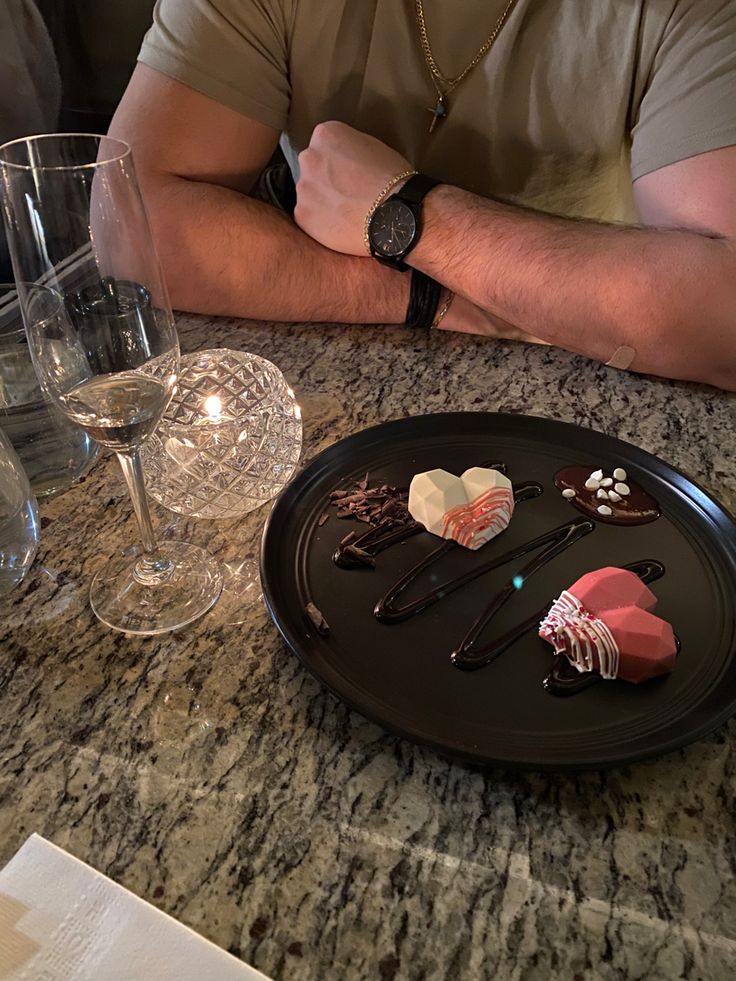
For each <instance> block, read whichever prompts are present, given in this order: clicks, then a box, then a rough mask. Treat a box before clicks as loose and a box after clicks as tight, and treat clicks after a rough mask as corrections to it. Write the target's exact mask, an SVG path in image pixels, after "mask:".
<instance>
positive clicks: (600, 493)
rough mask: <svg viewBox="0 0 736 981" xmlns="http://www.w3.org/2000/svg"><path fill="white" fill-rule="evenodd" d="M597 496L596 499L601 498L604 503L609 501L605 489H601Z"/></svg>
mask: <svg viewBox="0 0 736 981" xmlns="http://www.w3.org/2000/svg"><path fill="white" fill-rule="evenodd" d="M595 496H596V497H599V498H600V499H601V500H602V501H607V500H608V491H606V490H603V488H602V487H601V489H600V490H599V491H598V493H597V494H596V495H595Z"/></svg>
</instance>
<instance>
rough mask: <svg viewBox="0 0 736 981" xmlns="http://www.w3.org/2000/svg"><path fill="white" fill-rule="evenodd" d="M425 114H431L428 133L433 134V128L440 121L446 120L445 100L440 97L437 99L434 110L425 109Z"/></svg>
mask: <svg viewBox="0 0 736 981" xmlns="http://www.w3.org/2000/svg"><path fill="white" fill-rule="evenodd" d="M427 112H431V113H432V122H431V123H430V124H429V132H430V133H434V128H435V126H436V125H437V123H439V122H440V121H441V120H442V119H446V118H447V105H446V104H445V100H444V99H443V98H442V96H440V97H439V98H438V99H437V105H436V106H435V107H434V109H427Z"/></svg>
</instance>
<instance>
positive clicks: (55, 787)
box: [0, 317, 736, 981]
mask: <svg viewBox="0 0 736 981" xmlns="http://www.w3.org/2000/svg"><path fill="white" fill-rule="evenodd" d="M179 323H180V333H181V339H182V347H183V349H184V350H196V349H199V348H205V347H218V346H227V347H233V348H240V349H243V350H250V351H253V352H255V353H258V354H261V355H264V356H265V357H267V358H269V359H271V360H273V361H275V362H276V363H277V364H278V365H279V366H280V367H281V369H282V370H283V371H284V373H285V374H286V376H287V378H288V380H289V381H290V382H291V384H292V385H293V387H294V388H295V390H296V391H297V394H298V396H299V398H300V401H301V402H302V405H303V411H304V419H305V451H306V455H307V456H310V455H312V454H313V453H314V452H316V450H317V449H319V448H321V447H322V446H325V445H328V444H329V443H331V442H333V441H334V440H336V439H338V438H340V437H341V436H343V435H346V434H348V433H351V432H355V431H356V430H358V429H360V428H362V427H364V426H367V425H370V424H373V423H376V422H380V421H382V420H386V419H392V418H397V417H400V416H403V415H409V414H415V413H419V412H432V411H441V410H447V409H458V410H459V409H472V410H484V409H487V410H502V411H511V412H526V413H531V414H538V415H545V416H550V417H554V418H558V419H563V420H567V421H572V422H577V423H581V424H583V425H587V426H592V427H594V428H596V429H599V430H601V431H603V432H606V433H610V434H613V435H617V436H620V437H622V438H624V439H628V440H631V441H632V442H634V443H636V444H638V445H640V446H642V447H644V448H645V449H647V450H650V451H652V452H654V453H656V454H658V455H660V456H662V457H664V459H666V460H667V461H668V462H670V463H672V464H674V465H675V466H678V467H680V468H682V469H684V470H685V471H687V472H688V473H690V474H691V475H692V476H694V477H695V478H696V479H697V480H699V481H700V482H702V483H703V484H704V485H705V486H706V487H707V488H708V489H709V490H711V491H712V492H713V493H714V494H715V495H716V496H717V497H719V498H720V500H722V501H723V502H724V504H726V506H728V507H730V508H731V509H732V510H736V432H735V427H734V408H735V406H734V401H733V400H732V399H731V398H730V397H728V396H726V395H724V394H722V393H718V392H715V391H713V390H709V389H705V388H702V387H699V386H693V385H683V384H670V383H668V382H665V381H660V380H656V379H650V378H639V377H636V376H632V375H626V374H622V373H619V372H616V371H614V370H610V369H606V368H604V367H601V366H598V365H593V364H591V363H590V362H588V361H587V360H585V359H584V358H579V357H575V356H572V355H569V354H566V353H564V352H559V351H555V350H552V349H546V348H538V347H527V346H524V345H518V344H510V343H499V342H494V341H485V340H482V339H477V338H470V337H465V336H451V335H448V334H433V335H431V336H426V335H424V334H420V333H409V332H408V331H406V330H405V329H403V328H401V329H382V328H373V327H350V328H346V327H339V326H328V327H315V326H304V327H301V326H283V325H266V324H250V323H239V322H236V321H231V320H219V321H212V320H205V319H202V318H188V317H187V318H180V322H179ZM155 513H156V516H157V518H158V522H159V526H160V527H161V528H162V529H164V532H165V533H166V534H171V533H175V532H176V533H182V532H183V533H185V534H186V535H187V536H188V537H189V538H190V539H191V540H193V541H195V542H197V543H199V544H203V545H206V546H207V547H208V548H210V549H211V550H212V551H213V552H215V553H216V554H217V555H218V556H219V557H220V558H221V559H222V560H223V562H225V563H227V568H228V571H229V572H230V573H239V578H238V577H237V576H236V577H235V578H234V579H232V580H231V588H232V589H233V590H234V592H235V595H232V594H231V596H230V598H229V600H228V601H226V602H225V603H221V604H218V606H217V607H215V609H214V610H213V611H212V612H211V613H210V614H208V615H207V616H206V617H205V618H203V619H202V620H200V621H199V622H197V623H195V624H194V625H192V626H191V627H190V628H188V629H186V630H185V631H183V632H181V633H179V634H176V635H171V636H166V637H163V638H151V639H130V638H126V637H125V636H123V635H120V634H116V633H113V632H111V631H109V630H106V629H105V628H103V627H102V626H101V625H100V624H99V623H98V622H97V621H96V620H95V618H94V616H93V614H92V612H91V610H90V609H89V607H88V605H87V598H86V589H87V586H88V583H89V580H90V578H91V576H92V575H93V573H94V571H95V569H96V568H97V567H99V566H100V565H101V564H102V563H103V562H104V561H105V557H106V555H108V554H109V553H110V552H112V551H113V550H114V549H115V548H117V547H122V546H124V545H125V544H126V543H128V542H133V541H134V540H135V539H136V529H135V523H134V519H133V516H132V508H131V506H130V504H129V501H128V499H127V495H126V491H125V487H124V484H123V480H122V476H121V474H120V472H119V470H118V469H117V466H116V464H115V462H114V460H113V459H111V458H109V457H105V458H103V459H101V460H100V461H99V462H98V463H97V464H96V465H95V467H94V468H93V470H92V471H91V473H90V474H89V476H88V477H87V479H86V480H85V481H84V482H83V483H82V484H80V485H78V486H76V487H75V488H73V489H72V490H71V491H69V492H67V493H66V494H64V495H63V496H61V497H59V498H57V499H55V500H52V501H45V502H42V504H41V514H42V516H43V525H44V527H43V537H42V545H41V549H40V551H39V554H38V558H37V560H36V562H35V564H34V566H33V568H32V570H31V572H30V574H29V576H28V577H27V579H26V580H25V581H24V582H23V583H22V584H21V586H20V587H18V588H17V589H16V590H15V591H14V592H13V593H12V594H10V595H9V596H8V597H6V598H4V599H3V600H0V712H1V718H2V725H1V726H0V763H1V766H0V864H1V863H4V862H5V861H6V860H7V859H9V858H10V856H11V855H12V854H13V853H14V852H15V851H16V850H17V849H18V848H19V847H20V845H21V843H22V842H23V841H24V840H25V838H26V837H27V836H28V835H29V834H30V833H31V832H33V831H37V832H39V833H40V834H42V835H44V836H46V837H47V838H49V839H51V840H52V841H53V842H55V843H56V844H57V845H60V846H62V847H63V848H66V849H67V850H69V851H70V852H72V853H73V854H74V855H76V856H78V857H79V858H81V859H83V860H84V861H86V862H89V863H90V864H91V865H93V866H94V867H95V868H97V869H99V870H101V871H102V872H104V873H106V874H107V875H109V876H111V877H112V878H113V879H115V880H116V881H118V882H120V883H121V884H122V885H124V886H126V887H128V888H130V889H132V890H133V891H134V892H136V893H138V894H139V895H141V896H143V897H144V898H145V899H147V900H149V901H150V902H152V903H154V904H156V905H157V906H159V907H160V908H161V909H163V910H165V911H166V912H168V913H171V914H172V915H173V916H175V917H177V918H178V919H180V920H181V921H182V922H184V923H186V924H188V925H190V926H192V927H193V928H194V929H196V930H198V931H200V932H201V933H202V934H204V935H205V936H206V937H208V938H210V939H211V940H212V941H214V942H215V943H217V944H219V945H221V946H222V947H224V948H226V949H228V950H230V951H231V952H233V953H234V954H236V955H237V956H239V957H242V958H243V959H244V960H247V961H249V962H250V963H252V964H254V965H255V966H256V967H258V968H260V969H261V970H263V971H264V972H265V973H267V974H269V975H271V976H272V977H274V978H278V979H335V981H350V979H363V978H376V979H379V981H390V979H394V978H395V979H403V978H407V979H424V978H431V979H439V978H453V979H456V978H462V979H466V978H467V979H479V978H488V979H496V981H504V979H524V981H532V979H533V981H536V979H539V981H548V979H550V978H560V979H568V981H580V979H586V981H587V979H590V978H595V979H604V981H609V979H621V981H624V979H626V981H630V979H637V978H640V979H648V981H653V979H662V981H673V979H679V978H687V979H693V981H694V979H731V978H733V977H736V830H735V828H734V814H735V813H736V751H735V747H736V723H734V722H732V723H731V724H729V725H728V726H726V727H725V728H724V729H722V730H721V731H720V732H718V733H716V734H715V735H713V736H711V737H710V738H708V739H706V740H704V741H703V742H700V743H698V744H696V745H693V746H691V747H689V748H688V749H687V750H685V751H682V752H678V753H676V754H674V755H671V756H669V757H667V758H665V759H662V760H659V761H657V762H654V763H647V764H641V765H637V766H632V767H630V768H624V769H619V770H613V771H610V772H607V773H601V774H598V773H587V774H584V775H577V776H569V775H554V774H544V775H540V774H534V773H523V774H519V773H510V772H502V771H500V770H491V771H484V770H481V769H480V768H473V767H468V766H465V765H463V764H460V763H452V762H448V761H446V760H445V759H443V758H441V757H439V756H437V755H436V754H434V753H433V752H431V751H430V750H428V749H423V748H418V747H415V746H412V745H410V744H409V743H407V742H403V741H401V740H399V739H396V738H394V737H392V736H389V735H386V734H385V733H383V732H382V731H381V730H380V729H379V728H378V727H377V726H375V725H373V724H371V723H369V722H366V721H365V720H364V719H363V718H361V717H360V716H358V715H357V714H355V713H351V712H350V711H349V710H348V709H346V708H345V707H344V706H343V705H342V704H341V703H339V702H338V701H337V700H336V699H335V698H334V697H333V696H331V695H330V694H328V693H327V692H326V691H324V690H323V689H322V688H321V687H320V685H319V684H318V683H317V682H316V681H315V680H314V679H313V678H312V677H311V676H310V675H308V674H307V673H306V671H305V670H304V669H303V668H302V666H301V664H300V662H299V661H298V660H297V659H296V658H295V657H293V656H292V655H290V654H289V653H288V652H287V651H286V650H285V648H284V647H283V645H282V643H281V641H280V639H279V636H278V635H277V632H276V629H275V627H274V626H273V625H272V624H271V621H270V619H269V617H268V614H267V612H266V610H265V608H264V606H263V603H262V600H261V598H260V595H259V590H258V586H257V583H253V582H252V581H251V580H250V579H249V575H250V573H251V571H252V568H253V565H252V564H253V560H254V558H255V556H256V554H257V549H258V538H259V532H260V528H261V526H262V523H263V520H264V517H265V512H264V510H263V509H262V510H261V511H259V512H257V513H255V514H253V515H251V516H249V518H248V519H247V520H245V521H239V522H235V523H231V524H222V523H211V522H195V521H186V520H184V519H182V518H179V517H176V516H174V515H172V514H170V513H169V512H165V511H163V510H162V509H156V512H155ZM233 620H242V621H244V622H242V623H240V624H234V623H233V622H232V621H233Z"/></svg>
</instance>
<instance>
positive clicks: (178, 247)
mask: <svg viewBox="0 0 736 981" xmlns="http://www.w3.org/2000/svg"><path fill="white" fill-rule="evenodd" d="M145 190H146V200H147V205H148V210H149V213H150V216H151V221H152V224H153V227H154V235H155V238H156V244H157V248H158V252H159V256H160V258H161V262H162V265H163V267H164V274H165V277H166V281H167V284H168V287H169V291H170V294H171V300H172V303H173V305H174V306H175V307H176V308H178V309H182V310H190V311H193V312H197V313H209V314H219V315H225V316H239V317H250V318H253V319H260V318H263V319H268V320H283V321H309V320H314V321H323V322H339V323H385V324H391V323H402V322H403V320H404V317H405V314H406V307H407V302H408V293H409V277H408V276H403V275H402V274H401V273H397V272H394V271H393V270H391V269H387V268H385V267H382V266H380V265H379V264H378V263H376V262H371V261H369V260H367V259H362V258H356V257H354V256H345V255H341V254H339V253H337V252H333V251H331V250H330V249H326V248H324V246H322V245H319V244H318V243H317V242H315V241H313V240H312V239H311V238H309V236H308V235H305V234H304V232H302V231H301V230H300V229H299V228H297V227H296V226H295V225H294V223H293V222H292V221H290V220H289V218H288V217H287V216H286V215H284V214H282V213H281V212H279V211H278V210H277V209H275V208H272V207H270V206H269V205H267V204H264V203H263V202H261V201H256V200H253V199H252V198H249V197H246V196H245V195H242V194H239V193H238V192H237V191H232V190H230V189H229V188H224V187H216V186H215V185H212V184H206V183H199V182H195V181H189V180H183V179H180V178H176V177H170V176H168V175H167V176H156V177H153V178H149V179H148V180H146V182H145Z"/></svg>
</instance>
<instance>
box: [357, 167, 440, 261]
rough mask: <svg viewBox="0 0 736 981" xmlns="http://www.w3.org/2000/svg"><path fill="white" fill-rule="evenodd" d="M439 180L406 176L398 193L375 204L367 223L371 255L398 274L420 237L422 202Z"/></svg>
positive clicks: (417, 175) (423, 175) (424, 175)
mask: <svg viewBox="0 0 736 981" xmlns="http://www.w3.org/2000/svg"><path fill="white" fill-rule="evenodd" d="M439 183H440V181H436V180H435V179H434V178H433V177H427V176H426V174H415V175H414V176H413V177H410V178H409V180H408V181H407V182H406V184H404V186H403V187H402V188H401V190H400V191H397V192H396V194H392V195H391V197H390V198H388V199H387V200H386V201H384V202H383V203H382V204H379V205H378V207H377V208H376V210H375V211H374V212H373V214H372V215H371V218H370V221H369V222H368V244H369V246H370V250H371V255H372V256H373V257H374V258H376V259H378V261H379V262H383V263H385V264H386V265H387V266H391V267H392V268H393V269H399V270H401V271H403V270H405V269H408V268H409V267H408V265H407V264H406V263H405V262H404V259H406V257H407V256H408V255H409V253H410V252H411V250H412V249H413V248H414V246H415V245H416V244H417V242H418V241H419V238H420V236H421V234H422V201H423V200H424V198H425V196H426V195H427V194H428V193H429V192H430V191H431V190H432V188H433V187H436V186H437V185H438V184H439Z"/></svg>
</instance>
